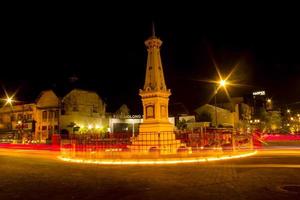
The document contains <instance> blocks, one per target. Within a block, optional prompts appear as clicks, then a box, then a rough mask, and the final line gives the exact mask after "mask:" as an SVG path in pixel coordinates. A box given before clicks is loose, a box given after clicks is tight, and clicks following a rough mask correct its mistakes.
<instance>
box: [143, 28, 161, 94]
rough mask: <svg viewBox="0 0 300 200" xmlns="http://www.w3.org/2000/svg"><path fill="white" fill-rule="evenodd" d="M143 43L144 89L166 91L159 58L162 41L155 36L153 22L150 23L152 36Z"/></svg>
mask: <svg viewBox="0 0 300 200" xmlns="http://www.w3.org/2000/svg"><path fill="white" fill-rule="evenodd" d="M145 45H146V47H147V51H148V58H147V67H146V78H145V84H144V90H151V91H166V90H167V87H166V83H165V78H164V72H163V67H162V62H161V58H160V46H161V45H162V41H161V40H160V39H158V38H157V37H156V36H155V27H154V23H153V24H152V37H149V38H148V39H147V40H146V41H145Z"/></svg>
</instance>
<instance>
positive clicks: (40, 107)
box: [34, 90, 60, 143]
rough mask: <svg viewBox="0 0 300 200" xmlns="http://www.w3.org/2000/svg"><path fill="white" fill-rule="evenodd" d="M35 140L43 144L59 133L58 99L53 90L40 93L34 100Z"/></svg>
mask: <svg viewBox="0 0 300 200" xmlns="http://www.w3.org/2000/svg"><path fill="white" fill-rule="evenodd" d="M36 108H37V109H36V114H35V120H36V128H37V129H36V130H35V137H34V138H35V140H36V141H37V142H39V143H40V142H41V143H45V142H46V140H51V138H52V135H53V134H58V133H59V128H60V127H59V120H60V119H59V114H60V99H59V98H58V97H57V96H56V94H55V93H54V91H53V90H45V91H42V92H41V93H40V95H39V97H38V98H37V100H36Z"/></svg>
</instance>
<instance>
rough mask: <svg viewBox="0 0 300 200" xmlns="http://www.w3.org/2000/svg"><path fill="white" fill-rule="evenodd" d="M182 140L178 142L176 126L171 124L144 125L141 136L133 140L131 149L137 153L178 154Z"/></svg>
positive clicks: (141, 127)
mask: <svg viewBox="0 0 300 200" xmlns="http://www.w3.org/2000/svg"><path fill="white" fill-rule="evenodd" d="M180 146H184V144H182V143H181V142H180V140H176V137H175V133H174V126H173V125H172V124H171V123H142V124H141V125H140V129H139V135H138V136H137V137H135V138H133V140H132V144H131V146H130V149H131V151H132V152H135V153H141V154H145V153H151V152H159V153H160V154H176V153H177V150H178V148H179V147H180Z"/></svg>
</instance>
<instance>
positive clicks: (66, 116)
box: [0, 89, 108, 143]
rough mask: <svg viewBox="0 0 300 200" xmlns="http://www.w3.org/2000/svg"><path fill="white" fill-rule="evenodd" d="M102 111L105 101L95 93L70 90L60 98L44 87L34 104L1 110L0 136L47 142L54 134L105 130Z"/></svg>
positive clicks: (104, 109)
mask: <svg viewBox="0 0 300 200" xmlns="http://www.w3.org/2000/svg"><path fill="white" fill-rule="evenodd" d="M105 112H106V104H105V103H104V102H103V100H102V99H101V98H100V97H99V95H98V94H97V93H96V92H93V91H86V90H80V89H73V90H72V91H70V92H69V93H68V94H67V95H65V96H64V97H63V98H59V97H58V96H57V95H56V94H55V92H54V91H52V90H45V91H42V92H41V93H40V95H39V96H38V98H37V99H36V101H35V102H34V103H30V104H22V105H6V106H4V107H2V108H1V109H0V139H1V138H3V139H4V140H7V141H12V140H13V139H15V140H19V141H20V140H21V139H22V140H23V142H26V140H28V141H31V142H36V143H46V142H47V141H49V142H50V140H51V139H52V136H53V134H59V133H62V134H63V135H64V136H66V137H67V136H68V134H71V133H78V132H79V133H86V132H93V133H102V132H106V131H107V128H108V120H107V118H106V117H105Z"/></svg>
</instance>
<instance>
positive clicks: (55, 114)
mask: <svg viewBox="0 0 300 200" xmlns="http://www.w3.org/2000/svg"><path fill="white" fill-rule="evenodd" d="M54 118H55V119H57V118H58V110H56V111H55V112H54Z"/></svg>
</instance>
